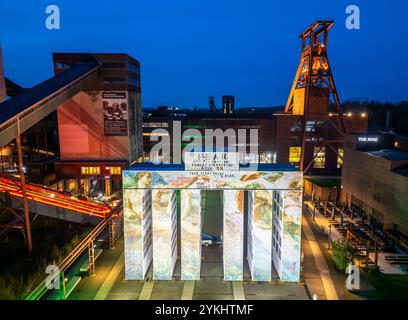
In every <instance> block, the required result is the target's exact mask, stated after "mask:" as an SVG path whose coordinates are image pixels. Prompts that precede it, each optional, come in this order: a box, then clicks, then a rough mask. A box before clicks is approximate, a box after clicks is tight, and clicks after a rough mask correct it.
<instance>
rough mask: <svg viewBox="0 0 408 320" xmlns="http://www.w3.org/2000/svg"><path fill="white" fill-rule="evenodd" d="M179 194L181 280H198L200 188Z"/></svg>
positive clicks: (199, 262)
mask: <svg viewBox="0 0 408 320" xmlns="http://www.w3.org/2000/svg"><path fill="white" fill-rule="evenodd" d="M180 193H181V194H180V196H181V217H180V224H181V233H180V236H181V280H200V272H201V190H189V189H183V190H181V192H180Z"/></svg>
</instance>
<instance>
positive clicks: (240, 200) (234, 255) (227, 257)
mask: <svg viewBox="0 0 408 320" xmlns="http://www.w3.org/2000/svg"><path fill="white" fill-rule="evenodd" d="M223 195H224V201H223V202H224V227H223V238H224V239H223V245H224V248H223V249H224V250H223V252H224V280H226V281H242V280H243V277H244V264H243V263H244V241H243V240H244V195H245V193H244V191H243V190H224V192H223Z"/></svg>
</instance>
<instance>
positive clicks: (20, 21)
mask: <svg viewBox="0 0 408 320" xmlns="http://www.w3.org/2000/svg"><path fill="white" fill-rule="evenodd" d="M312 3H313V5H312ZM50 4H55V5H58V6H59V8H60V10H61V29H60V30H47V29H46V28H45V19H46V16H47V15H46V14H45V8H46V6H47V5H50ZM350 4H356V5H358V6H359V7H360V10H361V29H360V30H348V29H347V28H346V27H345V20H346V17H347V15H346V13H345V8H346V7H347V5H350ZM316 19H321V20H323V19H326V20H328V19H333V20H334V21H335V25H334V26H333V28H332V29H331V31H330V35H329V59H330V63H331V66H332V70H333V73H334V77H335V81H336V85H337V87H338V91H339V95H340V99H341V100H342V101H344V100H346V99H349V98H370V99H375V100H380V101H399V100H402V99H408V95H407V90H406V87H407V73H408V61H407V57H408V54H407V50H408V40H407V39H408V1H405V0H389V1H384V0H362V1H358V0H353V1H352V0H324V1H318V0H315V1H313V2H311V1H310V2H309V1H306V0H303V1H298V0H287V1H271V0H246V1H244V0H173V1H170V0H133V1H132V0H128V1H124V0H115V1H112V0H109V1H108V0H106V1H103V0H82V1H77V0H71V1H61V0H48V1H37V0H36V1H31V0H30V1H27V0H13V1H9V0H1V2H0V41H1V46H2V50H3V60H4V64H5V73H6V76H8V77H9V78H10V79H12V80H13V81H15V82H17V83H19V84H20V85H22V86H26V87H28V86H32V85H35V84H36V83H38V82H40V81H43V80H45V79H46V78H48V77H50V76H52V74H53V69H52V56H51V54H52V52H58V51H63V52H112V53H114V52H124V53H128V54H129V55H131V56H133V57H134V58H136V59H137V60H139V61H140V62H141V76H142V100H143V105H144V106H150V107H152V106H157V105H177V106H182V107H192V106H194V105H197V106H203V107H204V106H207V103H208V102H207V101H208V96H210V95H212V96H215V97H216V103H217V105H218V106H220V105H221V95H223V94H232V95H235V96H236V98H235V100H236V105H237V106H238V107H246V106H275V105H281V104H284V103H285V102H286V99H287V95H288V94H289V90H290V86H291V83H292V81H293V77H294V75H295V72H296V68H297V65H298V63H299V57H300V40H299V39H298V36H299V34H300V33H301V32H302V31H303V30H304V29H305V28H306V27H308V26H309V25H310V24H311V23H312V22H313V21H314V20H316Z"/></svg>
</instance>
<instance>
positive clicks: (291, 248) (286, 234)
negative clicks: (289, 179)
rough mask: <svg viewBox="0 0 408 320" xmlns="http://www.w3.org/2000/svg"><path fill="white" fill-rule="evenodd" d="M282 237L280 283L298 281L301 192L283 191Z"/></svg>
mask: <svg viewBox="0 0 408 320" xmlns="http://www.w3.org/2000/svg"><path fill="white" fill-rule="evenodd" d="M283 194H284V198H283V236H282V276H281V279H282V281H288V282H297V281H299V280H300V251H301V223H302V207H301V204H302V192H301V191H295V190H290V191H284V192H283Z"/></svg>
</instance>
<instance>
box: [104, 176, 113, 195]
mask: <svg viewBox="0 0 408 320" xmlns="http://www.w3.org/2000/svg"><path fill="white" fill-rule="evenodd" d="M111 190H112V185H111V180H110V179H106V180H105V196H110V195H111V193H112V192H111Z"/></svg>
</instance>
